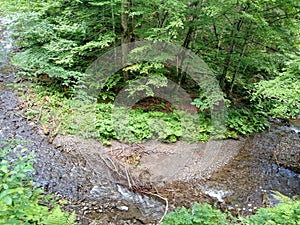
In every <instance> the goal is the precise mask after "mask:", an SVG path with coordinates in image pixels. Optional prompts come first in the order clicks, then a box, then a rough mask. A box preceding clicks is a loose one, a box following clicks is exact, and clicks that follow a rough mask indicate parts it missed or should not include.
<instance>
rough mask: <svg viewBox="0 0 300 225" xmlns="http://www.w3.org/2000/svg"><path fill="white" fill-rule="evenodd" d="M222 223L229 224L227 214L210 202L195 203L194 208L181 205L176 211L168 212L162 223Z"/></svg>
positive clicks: (178, 224) (176, 224)
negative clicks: (214, 207)
mask: <svg viewBox="0 0 300 225" xmlns="http://www.w3.org/2000/svg"><path fill="white" fill-rule="evenodd" d="M168 224H170V225H196V224H207V225H211V224H212V225H213V224H215V225H219V224H220V225H222V224H224V225H225V224H229V222H228V221H227V220H226V215H225V214H223V213H222V212H221V211H220V210H216V209H213V208H212V207H211V206H210V205H209V204H207V203H204V204H201V205H200V204H198V203H195V204H194V205H193V208H192V209H186V208H185V207H181V208H179V209H177V210H176V211H174V212H170V213H169V214H167V215H166V216H165V218H164V220H163V223H162V225H168Z"/></svg>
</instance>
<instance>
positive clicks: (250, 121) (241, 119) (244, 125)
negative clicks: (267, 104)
mask: <svg viewBox="0 0 300 225" xmlns="http://www.w3.org/2000/svg"><path fill="white" fill-rule="evenodd" d="M226 123H227V127H228V129H229V131H234V132H237V133H238V134H243V135H246V134H251V133H253V132H259V131H262V130H264V129H265V128H266V127H268V126H269V123H268V120H267V117H266V116H265V115H263V114H261V113H259V112H257V113H253V112H251V111H250V110H248V109H246V108H244V109H229V110H228V111H227V121H226Z"/></svg>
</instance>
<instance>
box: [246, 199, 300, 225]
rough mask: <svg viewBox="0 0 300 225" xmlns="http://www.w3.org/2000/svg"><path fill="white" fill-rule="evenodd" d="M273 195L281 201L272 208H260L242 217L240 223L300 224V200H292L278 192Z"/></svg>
mask: <svg viewBox="0 0 300 225" xmlns="http://www.w3.org/2000/svg"><path fill="white" fill-rule="evenodd" d="M275 197H276V198H277V199H279V200H280V201H281V202H282V203H280V204H278V205H276V206H275V207H273V208H260V209H259V210H258V211H257V212H256V214H255V215H252V216H250V217H249V218H247V219H243V220H242V222H241V224H249V225H256V224H267V225H273V224H274V225H275V224H281V225H298V224H300V201H299V200H295V201H293V200H291V199H289V198H288V197H286V196H284V195H282V194H280V193H276V195H275Z"/></svg>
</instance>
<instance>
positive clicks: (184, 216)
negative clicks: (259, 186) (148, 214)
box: [162, 193, 300, 225]
mask: <svg viewBox="0 0 300 225" xmlns="http://www.w3.org/2000/svg"><path fill="white" fill-rule="evenodd" d="M275 197H276V198H277V199H279V200H280V201H281V203H280V204H278V205H276V206H275V207H273V208H260V209H258V211H257V212H256V213H255V214H254V215H251V216H249V217H248V218H242V217H239V218H233V216H232V215H230V214H225V213H222V212H221V211H220V210H216V209H213V208H212V207H211V206H210V205H208V204H207V203H204V204H198V203H195V204H194V205H193V208H192V209H187V208H185V207H181V208H178V209H176V210H175V211H173V212H170V213H168V214H167V215H166V216H165V217H164V220H163V223H162V224H163V225H168V224H170V225H196V224H197V225H198V224H208V225H210V224H216V225H219V224H240V225H242V224H243V225H260V224H266V225H273V224H274V225H275V224H276V225H277V224H282V225H298V224H299V223H300V201H299V200H292V199H290V198H288V197H286V196H284V195H282V194H280V193H276V194H275Z"/></svg>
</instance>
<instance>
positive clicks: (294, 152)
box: [274, 132, 300, 173]
mask: <svg viewBox="0 0 300 225" xmlns="http://www.w3.org/2000/svg"><path fill="white" fill-rule="evenodd" d="M274 157H275V160H276V162H277V163H278V164H279V165H282V166H284V167H285V168H289V169H291V170H293V171H295V172H297V173H300V137H299V134H298V133H295V132H291V133H290V134H288V135H287V136H285V137H284V138H282V140H281V142H280V143H279V144H278V145H277V146H276V150H275V152H274Z"/></svg>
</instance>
